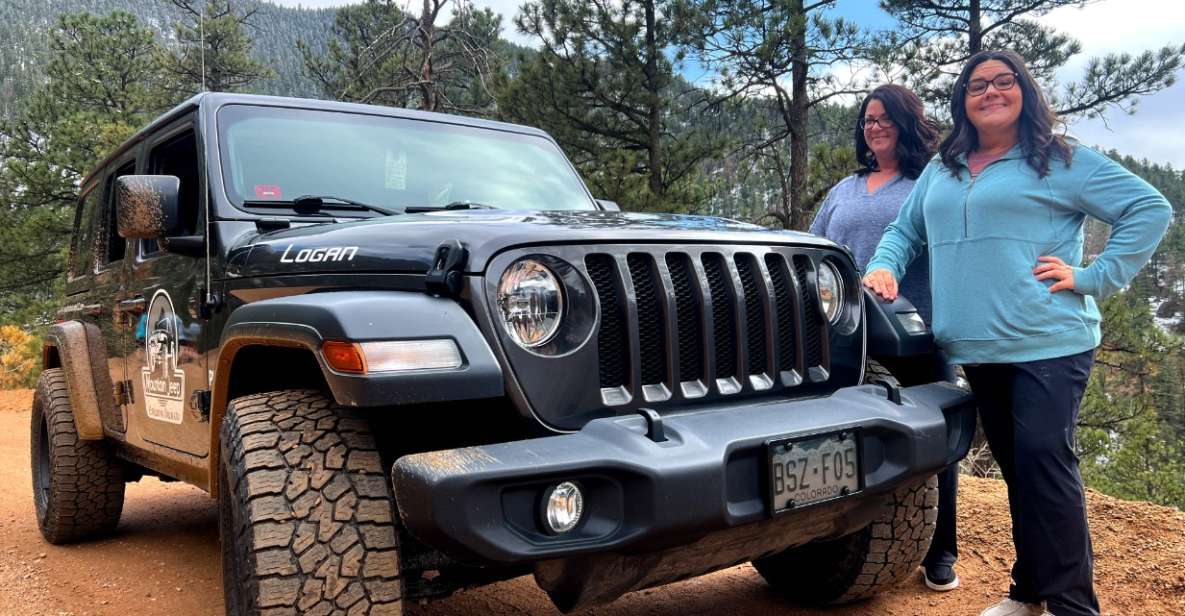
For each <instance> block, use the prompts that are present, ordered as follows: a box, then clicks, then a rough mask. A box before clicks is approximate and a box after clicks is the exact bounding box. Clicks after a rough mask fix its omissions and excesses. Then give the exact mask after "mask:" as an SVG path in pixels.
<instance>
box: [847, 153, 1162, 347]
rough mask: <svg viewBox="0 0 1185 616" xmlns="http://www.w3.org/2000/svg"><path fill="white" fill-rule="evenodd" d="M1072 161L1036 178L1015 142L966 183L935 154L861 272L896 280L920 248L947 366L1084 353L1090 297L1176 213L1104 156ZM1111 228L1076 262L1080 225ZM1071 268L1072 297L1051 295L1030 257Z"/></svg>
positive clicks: (1130, 267) (1115, 283) (1125, 270)
mask: <svg viewBox="0 0 1185 616" xmlns="http://www.w3.org/2000/svg"><path fill="white" fill-rule="evenodd" d="M1072 149H1073V151H1072V155H1071V159H1070V160H1071V162H1070V165H1069V166H1068V167H1067V166H1066V165H1065V163H1064V162H1063V161H1061V160H1059V159H1056V158H1054V159H1052V160H1051V161H1050V167H1049V174H1048V175H1046V176H1045V177H1043V178H1042V177H1039V176H1038V174H1037V172H1036V171H1035V170H1033V169H1032V167H1030V166H1029V164H1028V163H1027V162H1026V161H1025V159H1024V155H1023V153H1022V152H1021V148H1020V146H1019V145H1018V146H1015V147H1013V148H1012V150H1010V151H1009V152H1008V153H1006V154H1005V155H1004V156H1002V157H1001V158H999V159H997V160H996V161H994V162H992V163H990V164H988V165H987V166H986V167H984V168H983V170H981V171H980V173H979V175H977V176H976V177H975V178H974V179H971V174H970V171H969V170H968V169H967V167H966V160H963V161H961V162H962V166H960V168H959V173H958V175H957V176H955V175H953V174H952V173H951V172H950V171H949V170H948V169H947V168H946V167H945V166H943V164H942V162H941V160H939V159H938V158H935V159H934V160H932V161H931V162H930V163H929V164H928V165H927V166H926V169H925V170H924V171H923V172H922V175H921V176H920V177H919V178H918V181H917V183H916V184H915V185H914V189H913V192H911V193H910V195H909V198H907V199H906V201H905V203H904V205H902V207H901V212H900V213H899V214H898V216H897V219H896V220H895V221H893V223H892V224H891V225H889V228H888V229H887V230H886V232H885V235H884V237H883V238H882V239H881V242H880V244H879V245H878V246H877V249H876V254H875V255H873V257H872V259H871V261H869V263H868V266H867V270H868V271H870V272H871V271H873V270H876V269H881V268H883V269H886V270H888V271H889V272H890V273H892V274H893V276H894V277H895V278H896V279H897V280H900V279H901V276H902V275H903V274H904V272H905V269H906V267H907V266H908V265H909V263H910V262H911V261H913V259H914V258H915V257H917V256H918V254H919V253H920V252H921V249H922V247H923V246H925V247H926V248H927V249H928V255H929V261H930V280H931V293H932V298H933V300H934V305H933V311H934V321H933V331H934V337H935V340H936V341H937V342H938V343H939V344H940V345H941V346H942V347H943V349H944V350H945V351H946V352H947V354H948V355H949V356H950V359H951V361H952V362H953V363H957V364H969V363H1011V362H1023V361H1035V360H1039V359H1049V358H1053V357H1063V356H1066V355H1071V354H1074V353H1080V352H1083V351H1087V350H1089V349H1092V348H1094V347H1096V346H1098V344H1099V342H1100V341H1101V340H1102V333H1101V330H1100V328H1099V321H1100V320H1101V316H1100V314H1099V310H1098V306H1097V305H1096V303H1095V298H1102V297H1105V296H1106V295H1108V294H1110V293H1114V292H1115V291H1118V290H1119V289H1121V288H1123V287H1124V286H1125V285H1127V283H1128V282H1129V281H1130V280H1131V278H1132V277H1133V276H1135V274H1136V272H1137V271H1139V269H1140V268H1141V267H1143V266H1144V264H1145V263H1147V262H1148V259H1149V258H1150V257H1151V256H1152V252H1153V251H1154V250H1156V246H1157V244H1159V243H1160V240H1161V238H1162V237H1163V236H1164V233H1165V230H1166V229H1167V228H1168V224H1169V221H1170V220H1171V218H1172V208H1171V206H1170V205H1169V203H1168V201H1167V200H1166V199H1165V198H1164V196H1163V195H1161V194H1160V193H1159V192H1157V190H1156V189H1155V188H1153V187H1152V186H1150V185H1149V184H1148V183H1147V182H1145V181H1144V180H1142V179H1140V178H1139V177H1137V176H1135V175H1134V174H1132V173H1131V172H1129V171H1127V170H1126V169H1124V168H1123V167H1122V166H1120V165H1119V164H1118V163H1116V162H1114V161H1112V160H1111V159H1109V158H1107V157H1106V156H1103V155H1102V154H1099V153H1098V152H1095V151H1094V150H1091V149H1090V148H1087V147H1085V146H1081V145H1078V144H1074V145H1073V146H1072ZM1086 216H1092V217H1094V218H1097V219H1099V220H1101V221H1103V222H1105V223H1107V224H1110V225H1111V236H1110V238H1109V239H1108V241H1107V245H1106V247H1105V248H1104V249H1103V252H1102V253H1101V254H1100V255H1098V257H1097V258H1095V260H1094V261H1093V262H1091V263H1090V265H1088V266H1086V267H1079V266H1080V265H1081V263H1082V245H1083V233H1082V229H1083V223H1084V222H1085V220H1086ZM1045 255H1048V256H1055V257H1058V258H1060V259H1062V260H1063V261H1065V262H1066V263H1067V264H1069V265H1071V266H1075V267H1074V290H1072V291H1071V290H1065V291H1058V292H1057V293H1050V292H1049V287H1050V286H1052V284H1053V281H1052V280H1037V278H1036V277H1035V276H1034V274H1033V268H1034V267H1036V266H1037V265H1039V262H1038V261H1037V257H1040V256H1045Z"/></svg>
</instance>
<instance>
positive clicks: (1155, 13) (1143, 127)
mask: <svg viewBox="0 0 1185 616" xmlns="http://www.w3.org/2000/svg"><path fill="white" fill-rule="evenodd" d="M1040 21H1041V22H1042V23H1044V24H1046V25H1049V26H1053V27H1055V28H1057V29H1058V30H1060V31H1062V32H1064V33H1066V34H1069V35H1071V36H1073V37H1074V38H1077V39H1078V40H1079V41H1080V42H1081V43H1082V53H1081V54H1079V55H1077V56H1074V57H1073V58H1071V59H1070V61H1069V62H1067V63H1066V65H1065V66H1064V67H1062V69H1061V70H1059V71H1058V74H1057V79H1058V81H1060V82H1061V83H1067V82H1070V81H1075V80H1077V79H1078V78H1080V77H1081V76H1082V73H1083V70H1084V68H1085V66H1086V63H1087V61H1088V60H1089V59H1090V58H1092V57H1096V56H1103V55H1106V54H1109V53H1121V52H1127V53H1131V54H1133V55H1134V54H1138V53H1141V52H1143V51H1145V50H1148V49H1159V48H1161V47H1163V46H1165V45H1171V44H1178V45H1179V44H1181V42H1182V41H1183V40H1185V11H1182V10H1181V0H1109V1H1107V2H1100V3H1097V4H1089V5H1087V6H1085V7H1083V8H1076V7H1062V8H1059V9H1057V10H1054V11H1051V12H1050V13H1049V14H1048V15H1045V16H1044V17H1042V18H1041V19H1040ZM1182 80H1185V71H1183V72H1182V74H1181V75H1180V77H1179V78H1178V81H1179V83H1178V84H1177V85H1175V86H1173V87H1172V88H1169V89H1166V90H1162V91H1160V92H1157V93H1156V94H1153V95H1150V96H1144V97H1141V98H1140V100H1139V104H1138V111H1137V113H1136V114H1135V115H1127V114H1124V113H1123V112H1121V111H1119V110H1117V109H1113V110H1111V111H1109V112H1108V113H1107V117H1106V118H1104V119H1081V120H1078V121H1076V122H1074V124H1073V125H1072V126H1071V130H1072V132H1073V133H1074V134H1076V135H1077V136H1078V137H1079V138H1080V139H1081V140H1082V141H1083V142H1084V143H1088V144H1091V145H1098V146H1100V147H1102V148H1104V149H1111V148H1114V149H1117V150H1119V151H1120V152H1122V153H1124V154H1130V155H1132V156H1135V157H1136V158H1147V159H1148V160H1150V161H1152V162H1158V163H1172V165H1173V167H1174V168H1176V169H1182V168H1185V148H1182V147H1181V144H1182V143H1185V105H1182V101H1185V83H1181V81H1182Z"/></svg>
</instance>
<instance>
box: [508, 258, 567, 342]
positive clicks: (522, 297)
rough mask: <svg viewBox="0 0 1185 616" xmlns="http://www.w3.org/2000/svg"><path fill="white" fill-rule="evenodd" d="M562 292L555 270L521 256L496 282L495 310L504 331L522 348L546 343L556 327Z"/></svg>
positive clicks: (561, 309) (562, 296)
mask: <svg viewBox="0 0 1185 616" xmlns="http://www.w3.org/2000/svg"><path fill="white" fill-rule="evenodd" d="M563 311H564V295H563V293H562V292H561V291H560V283H559V281H558V280H557V279H556V277H555V274H552V273H551V270H549V269H547V267H546V266H544V265H543V264H542V263H540V262H538V261H534V260H531V259H523V260H522V261H518V262H516V263H515V264H514V265H511V266H510V267H509V268H507V270H506V272H505V273H503V274H502V280H501V282H499V283H498V312H499V314H500V315H501V317H502V325H503V327H505V328H506V333H507V334H510V337H511V338H513V339H514V341H515V342H517V343H518V344H519V346H522V347H524V348H528V349H531V348H535V347H538V346H541V345H543V344H546V343H547V341H548V340H551V338H552V336H554V335H555V333H556V330H558V329H559V327H560V317H561V316H562V314H563Z"/></svg>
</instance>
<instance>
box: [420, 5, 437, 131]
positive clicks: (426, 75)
mask: <svg viewBox="0 0 1185 616" xmlns="http://www.w3.org/2000/svg"><path fill="white" fill-rule="evenodd" d="M432 2H433V0H424V8H423V11H422V12H421V13H420V36H422V37H423V41H424V63H423V65H422V66H421V68H420V93H421V95H422V100H421V101H420V109H423V110H424V111H436V87H435V84H433V83H432V42H433V39H434V38H435V36H436V24H435V23H433V22H434V18H435V17H436V11H434V10H432V8H433V7H432Z"/></svg>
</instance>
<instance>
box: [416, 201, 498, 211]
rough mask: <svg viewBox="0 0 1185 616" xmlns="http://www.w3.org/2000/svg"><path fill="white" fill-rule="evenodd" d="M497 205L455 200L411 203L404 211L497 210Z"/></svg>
mask: <svg viewBox="0 0 1185 616" xmlns="http://www.w3.org/2000/svg"><path fill="white" fill-rule="evenodd" d="M496 209H498V208H497V207H496V206H493V205H488V204H485V203H474V202H473V201H453V202H452V203H449V204H448V205H409V206H407V207H405V208H403V211H404V212H407V213H408V214H415V213H417V212H440V211H444V210H496Z"/></svg>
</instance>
